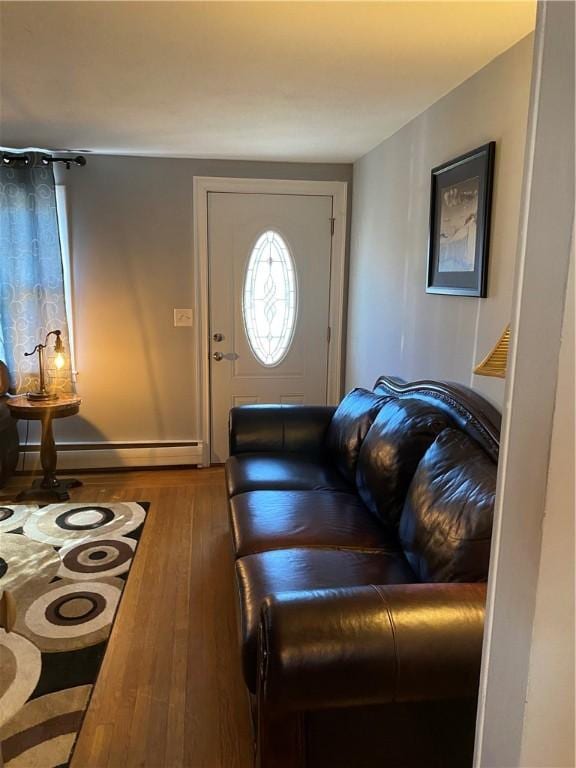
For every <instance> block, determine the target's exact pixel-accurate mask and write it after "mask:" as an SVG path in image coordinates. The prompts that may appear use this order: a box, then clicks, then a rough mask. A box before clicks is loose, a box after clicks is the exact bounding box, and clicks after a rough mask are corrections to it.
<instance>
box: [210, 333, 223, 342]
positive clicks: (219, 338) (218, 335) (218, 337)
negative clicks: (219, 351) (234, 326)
mask: <svg viewBox="0 0 576 768" xmlns="http://www.w3.org/2000/svg"><path fill="white" fill-rule="evenodd" d="M212 338H213V339H214V341H224V334H223V333H215V334H214V336H212Z"/></svg>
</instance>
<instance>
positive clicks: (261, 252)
mask: <svg viewBox="0 0 576 768" xmlns="http://www.w3.org/2000/svg"><path fill="white" fill-rule="evenodd" d="M297 299H298V297H297V286H296V271H295V269H294V260H293V258H292V255H291V253H290V250H289V248H288V246H287V245H286V243H285V241H284V239H283V238H282V236H281V235H279V234H278V232H274V231H273V230H268V231H267V232H264V233H263V234H262V235H260V237H259V238H258V240H257V241H256V245H255V246H254V248H253V249H252V253H251V254H250V258H249V260H248V267H247V268H246V277H245V279H244V291H243V296H242V314H243V316H244V327H245V329H246V336H247V337H248V342H249V344H250V349H251V350H252V352H253V354H254V356H255V357H256V359H257V360H259V361H260V362H261V363H262V365H266V366H274V365H278V364H279V363H281V362H282V360H283V359H284V358H285V357H286V355H287V354H288V350H289V349H290V345H291V343H292V339H293V337H294V329H295V327H296V307H297Z"/></svg>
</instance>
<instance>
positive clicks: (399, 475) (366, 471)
mask: <svg viewBox="0 0 576 768" xmlns="http://www.w3.org/2000/svg"><path fill="white" fill-rule="evenodd" d="M449 426H452V421H451V419H450V416H448V415H447V414H445V413H443V412H442V411H440V410H439V409H437V408H435V407H434V406H433V405H430V404H429V403H426V402H423V401H421V400H417V399H412V398H402V399H393V400H389V401H388V402H387V403H386V404H385V405H384V406H383V408H382V409H381V410H380V412H379V414H378V416H376V418H375V419H374V423H373V424H372V426H371V427H370V429H369V431H368V434H367V435H366V438H365V440H364V442H363V443H362V448H361V449H360V455H359V457H358V467H357V470H356V485H357V487H358V492H359V494H360V496H361V497H362V500H363V501H364V503H365V504H366V506H367V507H368V508H369V509H370V511H371V512H373V513H374V514H375V515H377V516H378V517H379V518H380V520H381V522H382V523H384V524H385V525H386V526H389V527H396V526H397V524H398V521H399V519H400V514H401V512H402V507H403V505H404V501H405V499H406V494H407V492H408V486H409V485H410V482H411V480H412V477H413V475H414V472H415V471H416V467H417V466H418V462H419V461H420V459H421V458H422V456H423V455H424V453H425V452H426V450H427V449H428V448H429V446H430V445H431V444H432V443H433V441H434V440H435V439H436V437H437V436H438V435H439V434H440V432H442V430H444V429H446V427H449Z"/></svg>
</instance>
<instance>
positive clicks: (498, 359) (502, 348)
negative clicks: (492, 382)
mask: <svg viewBox="0 0 576 768" xmlns="http://www.w3.org/2000/svg"><path fill="white" fill-rule="evenodd" d="M509 346H510V326H509V325H508V326H507V327H506V330H505V331H504V333H503V334H502V336H500V339H499V340H498V343H497V344H496V346H495V347H494V349H493V350H492V351H491V352H490V354H489V355H487V357H485V358H484V360H482V362H481V363H480V364H479V365H477V366H476V368H474V373H475V374H477V375H478V376H498V378H500V379H504V378H506V364H507V362H508V347H509Z"/></svg>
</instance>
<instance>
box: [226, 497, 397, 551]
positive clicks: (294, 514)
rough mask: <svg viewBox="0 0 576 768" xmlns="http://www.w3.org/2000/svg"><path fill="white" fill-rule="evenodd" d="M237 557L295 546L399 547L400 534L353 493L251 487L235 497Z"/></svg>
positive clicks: (233, 519)
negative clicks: (387, 527) (387, 525)
mask: <svg viewBox="0 0 576 768" xmlns="http://www.w3.org/2000/svg"><path fill="white" fill-rule="evenodd" d="M230 525H231V528H232V539H233V542H234V550H235V553H236V556H237V557H244V555H253V554H255V553H257V552H265V551H267V550H271V549H287V548H290V547H334V548H344V549H364V550H365V549H376V550H378V549H386V550H390V551H397V550H398V539H397V537H396V536H395V535H391V534H390V533H388V532H387V531H386V530H385V528H384V527H383V526H382V525H380V523H379V522H378V521H377V520H376V519H375V518H374V516H373V515H372V514H371V513H370V512H369V511H368V509H366V507H365V506H364V504H363V503H362V501H361V500H360V499H359V498H358V496H355V495H354V494H352V493H342V492H340V491H250V492H249V493H240V494H238V495H236V496H234V497H233V498H232V499H231V500H230Z"/></svg>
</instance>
